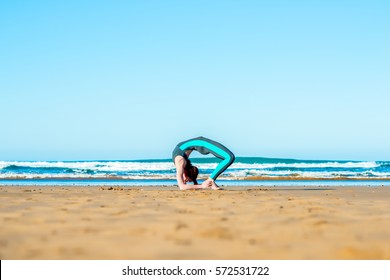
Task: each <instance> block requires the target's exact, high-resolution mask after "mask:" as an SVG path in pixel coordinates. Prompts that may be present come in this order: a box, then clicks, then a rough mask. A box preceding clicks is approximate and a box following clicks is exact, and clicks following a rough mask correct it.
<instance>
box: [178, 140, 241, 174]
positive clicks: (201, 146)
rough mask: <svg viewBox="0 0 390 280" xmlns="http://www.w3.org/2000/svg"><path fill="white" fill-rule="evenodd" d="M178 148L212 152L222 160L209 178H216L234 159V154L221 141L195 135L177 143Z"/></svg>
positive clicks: (206, 152)
mask: <svg viewBox="0 0 390 280" xmlns="http://www.w3.org/2000/svg"><path fill="white" fill-rule="evenodd" d="M178 148H179V149H180V150H181V151H183V152H185V151H188V150H196V151H198V152H199V153H201V154H204V155H206V154H213V155H214V156H216V157H217V158H219V159H222V161H221V162H220V163H219V164H218V166H217V168H215V170H214V171H213V173H211V175H210V178H211V179H213V180H216V179H217V178H218V176H219V175H221V173H222V172H224V171H225V170H226V169H227V168H228V167H229V166H230V165H231V164H232V163H233V162H234V160H235V156H234V154H233V153H232V152H231V151H230V150H229V149H228V148H226V147H225V146H224V145H222V144H221V143H218V142H216V141H213V140H211V139H208V138H205V137H197V138H194V139H190V140H187V141H184V142H181V143H179V144H178Z"/></svg>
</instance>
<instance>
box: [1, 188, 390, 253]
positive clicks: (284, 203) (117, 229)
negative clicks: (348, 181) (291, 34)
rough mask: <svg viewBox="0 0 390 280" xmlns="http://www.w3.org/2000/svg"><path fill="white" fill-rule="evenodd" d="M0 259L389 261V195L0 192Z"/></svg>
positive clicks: (361, 191) (362, 191)
mask: <svg viewBox="0 0 390 280" xmlns="http://www.w3.org/2000/svg"><path fill="white" fill-rule="evenodd" d="M0 223H1V230H0V259H3V260H4V259H77V260H78V259H390V188H389V187H329V188H325V187H311V188H308V187H303V186H302V187H273V188H260V187H226V188H225V190H223V191H211V190H201V191H179V190H177V188H174V187H141V188H140V187H137V188H134V187H123V188H120V187H114V188H110V187H73V186H69V187H60V186H55V187H36V186H35V187H16V186H2V187H0Z"/></svg>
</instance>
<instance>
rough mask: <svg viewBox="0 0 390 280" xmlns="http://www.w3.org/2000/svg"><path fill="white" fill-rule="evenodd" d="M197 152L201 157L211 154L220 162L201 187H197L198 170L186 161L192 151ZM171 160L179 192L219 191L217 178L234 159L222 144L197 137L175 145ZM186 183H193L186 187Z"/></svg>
mask: <svg viewBox="0 0 390 280" xmlns="http://www.w3.org/2000/svg"><path fill="white" fill-rule="evenodd" d="M194 150H195V151H197V152H199V153H201V154H203V155H207V154H210V153H211V154H213V155H214V156H216V157H217V158H219V159H222V161H221V162H220V163H219V164H218V166H217V168H216V169H215V170H214V171H213V173H211V175H210V177H209V178H208V179H207V180H206V181H204V182H203V183H202V184H201V185H198V181H197V180H196V178H197V177H198V173H199V170H198V168H197V167H196V166H193V165H192V164H191V161H190V160H189V159H188V158H189V156H190V154H191V152H192V151H194ZM172 159H173V162H174V163H175V166H176V179H177V183H178V185H179V188H180V189H181V190H190V189H206V188H211V189H214V190H219V189H221V188H220V187H218V185H217V184H216V183H215V180H216V179H217V177H218V176H219V175H220V174H221V173H222V172H224V171H225V170H226V168H228V167H229V166H230V165H231V164H232V163H233V161H234V159H235V157H234V155H233V153H232V152H231V151H229V149H228V148H226V147H225V146H223V145H222V144H220V143H218V142H216V141H213V140H211V139H208V138H205V137H197V138H193V139H189V140H187V141H183V142H180V143H179V144H177V146H176V147H175V149H174V150H173V152H172ZM187 182H193V183H194V184H193V185H187V184H186V183H187Z"/></svg>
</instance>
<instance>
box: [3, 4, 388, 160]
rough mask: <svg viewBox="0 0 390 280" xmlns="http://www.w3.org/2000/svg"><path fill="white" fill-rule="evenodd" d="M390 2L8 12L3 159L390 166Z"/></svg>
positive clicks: (14, 7)
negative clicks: (196, 149) (182, 149)
mask: <svg viewBox="0 0 390 280" xmlns="http://www.w3.org/2000/svg"><path fill="white" fill-rule="evenodd" d="M389 12H390V4H389V2H388V1H375V0H374V1H260V0H259V1H245V0H244V1H229V0H225V1H73V0H68V1H1V2H0V42H1V44H0V131H1V132H0V160H93V159H143V158H169V157H170V155H171V151H172V149H173V148H174V146H175V145H176V144H177V142H179V141H182V140H185V139H187V138H191V137H196V136H200V135H202V136H205V137H209V138H212V139H215V140H217V141H220V142H222V143H223V144H225V145H226V146H227V147H229V148H231V150H232V151H233V152H234V153H235V154H236V155H237V156H264V157H284V158H301V159H351V160H390V148H389V144H388V143H390V130H389V129H388V124H387V123H388V122H389V120H390V110H389V109H388V107H389V104H390V80H389V77H390V51H389V50H390V18H389V16H388V15H389Z"/></svg>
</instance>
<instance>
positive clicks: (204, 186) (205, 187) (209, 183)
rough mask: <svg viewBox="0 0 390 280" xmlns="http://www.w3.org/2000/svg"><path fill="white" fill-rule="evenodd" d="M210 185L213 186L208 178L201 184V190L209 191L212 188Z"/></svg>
mask: <svg viewBox="0 0 390 280" xmlns="http://www.w3.org/2000/svg"><path fill="white" fill-rule="evenodd" d="M212 184H213V180H212V179H210V178H208V179H207V180H206V181H204V182H203V183H202V188H203V189H210V188H212Z"/></svg>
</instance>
